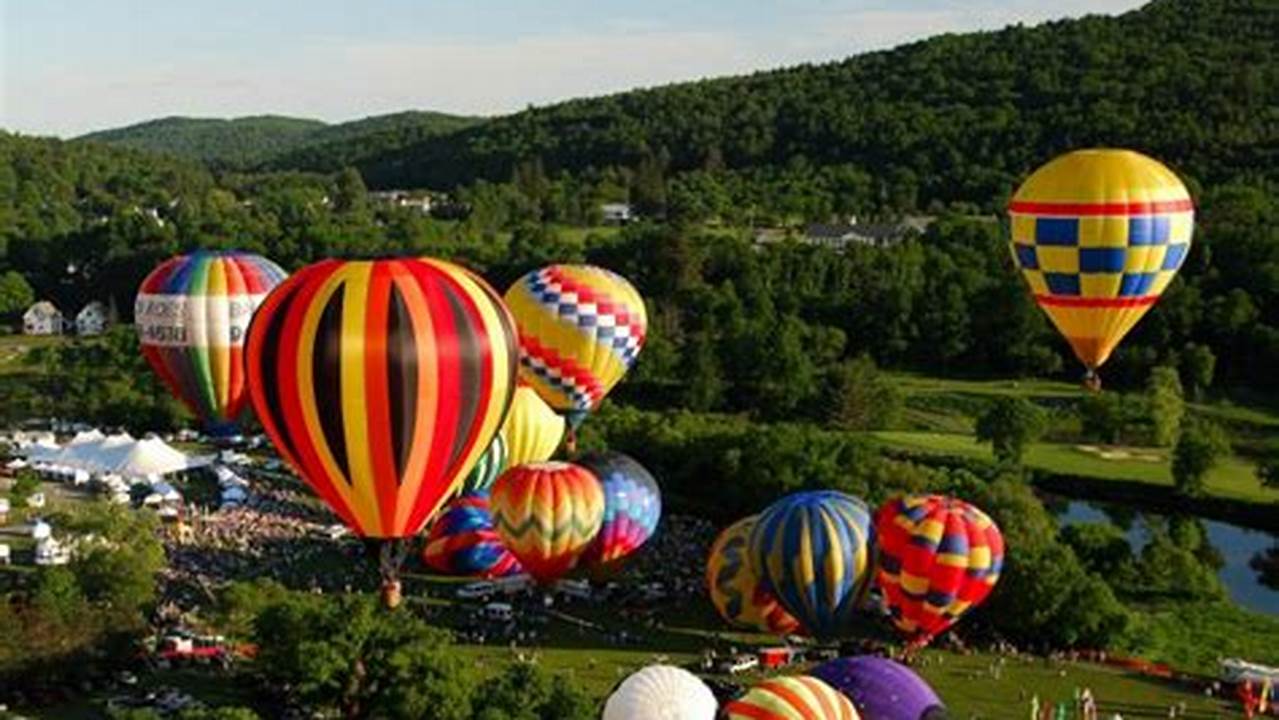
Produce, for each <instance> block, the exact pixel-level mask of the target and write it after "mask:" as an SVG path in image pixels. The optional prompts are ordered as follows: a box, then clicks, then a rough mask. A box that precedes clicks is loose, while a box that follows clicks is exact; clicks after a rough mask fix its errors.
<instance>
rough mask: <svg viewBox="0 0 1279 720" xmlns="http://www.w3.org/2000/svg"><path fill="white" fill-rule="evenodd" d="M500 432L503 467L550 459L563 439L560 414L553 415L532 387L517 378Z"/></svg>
mask: <svg viewBox="0 0 1279 720" xmlns="http://www.w3.org/2000/svg"><path fill="white" fill-rule="evenodd" d="M501 434H502V440H503V442H505V443H506V465H507V467H515V466H516V465H524V464H527V463H531V462H543V461H546V460H550V459H551V456H552V455H554V454H555V450H556V449H557V448H559V446H560V441H561V440H563V439H564V418H562V417H560V416H559V415H556V414H555V411H554V410H552V409H551V407H550V406H549V405H547V404H546V401H545V400H543V399H542V398H541V397H540V396H539V395H538V394H537V391H536V390H534V389H533V388H531V387H529V386H528V385H526V384H524V383H523V382H521V383H519V386H518V387H516V388H515V397H514V398H512V399H511V411H510V412H509V413H507V415H506V422H504V423H502V433H501Z"/></svg>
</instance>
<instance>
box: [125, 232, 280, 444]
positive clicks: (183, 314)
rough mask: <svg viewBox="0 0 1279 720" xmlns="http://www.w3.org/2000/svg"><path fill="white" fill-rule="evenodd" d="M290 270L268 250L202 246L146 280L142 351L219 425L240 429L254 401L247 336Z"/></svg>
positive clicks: (137, 314) (209, 422)
mask: <svg viewBox="0 0 1279 720" xmlns="http://www.w3.org/2000/svg"><path fill="white" fill-rule="evenodd" d="M285 277H287V273H285V272H284V271H283V270H281V269H280V266H279V265H276V264H275V263H273V262H271V261H270V260H267V259H266V258H264V257H262V256H260V255H254V254H252V253H245V252H222V251H199V252H194V253H191V254H190V255H179V256H177V257H174V258H169V259H168V260H166V261H164V262H163V263H161V264H160V265H159V266H158V267H157V268H156V269H155V270H152V271H151V274H150V275H147V277H146V279H145V280H143V281H142V285H141V286H140V287H139V288H138V297H137V300H136V302H135V304H134V309H133V317H134V324H136V325H137V327H138V338H139V340H140V341H141V345H142V354H143V355H144V356H145V357H146V359H147V362H149V363H150V364H151V368H152V369H153V370H155V373H156V374H157V375H159V376H160V379H161V380H162V381H163V382H164V384H165V385H166V386H168V388H169V390H170V392H172V393H173V394H174V395H176V396H177V397H178V398H179V399H180V400H182V402H183V403H185V404H186V406H187V407H188V408H190V410H191V412H192V413H194V414H195V416H196V417H197V418H199V419H200V421H201V422H202V423H203V424H204V426H205V428H206V429H208V430H209V432H211V433H214V434H219V435H225V434H230V433H232V432H234V431H235V425H236V423H237V421H238V420H239V419H240V418H241V416H242V415H243V414H244V411H245V410H246V409H247V407H248V392H247V391H246V388H245V376H244V337H245V334H246V331H247V330H248V327H249V320H250V319H251V318H252V317H253V313H254V312H255V311H256V310H257V309H258V306H259V305H260V304H262V300H263V298H265V297H266V294H267V293H268V292H270V291H271V289H272V288H274V287H275V286H276V285H278V284H279V283H280V282H281V281H282V280H284V278H285Z"/></svg>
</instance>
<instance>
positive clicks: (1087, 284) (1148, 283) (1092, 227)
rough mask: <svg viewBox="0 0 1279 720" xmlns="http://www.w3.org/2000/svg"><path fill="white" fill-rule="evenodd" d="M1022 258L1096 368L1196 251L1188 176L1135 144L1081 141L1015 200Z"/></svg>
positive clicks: (1040, 296) (1053, 312) (1039, 294)
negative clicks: (1083, 146) (1116, 146)
mask: <svg viewBox="0 0 1279 720" xmlns="http://www.w3.org/2000/svg"><path fill="white" fill-rule="evenodd" d="M1008 214H1009V217H1010V220H1011V227H1012V249H1013V257H1014V259H1015V260H1016V262H1017V266H1018V267H1019V268H1021V271H1022V274H1023V275H1024V276H1025V278H1026V282H1027V283H1028V284H1029V285H1030V289H1031V291H1032V292H1033V293H1034V295H1035V301H1036V302H1037V303H1038V305H1039V307H1041V308H1043V310H1044V312H1045V313H1047V314H1048V317H1049V318H1050V319H1051V320H1052V322H1053V324H1054V325H1056V326H1057V329H1058V330H1059V331H1060V332H1061V334H1062V335H1064V336H1065V337H1066V340H1067V341H1069V342H1070V346H1071V347H1072V348H1073V349H1074V351H1075V355H1076V356H1078V357H1079V360H1080V361H1081V362H1082V363H1083V364H1084V365H1086V366H1087V367H1088V368H1089V369H1090V370H1094V369H1096V368H1097V367H1099V366H1100V365H1101V364H1102V363H1104V362H1106V358H1108V357H1110V353H1111V352H1112V351H1113V350H1114V349H1115V346H1116V345H1118V344H1119V341H1120V340H1122V339H1123V337H1124V335H1126V334H1127V333H1128V331H1129V330H1131V329H1132V328H1133V326H1134V325H1136V324H1137V321H1138V320H1140V319H1141V317H1142V315H1145V314H1146V311H1147V310H1149V309H1150V307H1151V306H1152V305H1154V303H1155V301H1156V300H1158V299H1159V296H1160V294H1162V293H1163V291H1164V289H1165V288H1167V287H1168V283H1169V282H1170V281H1171V280H1172V278H1173V276H1174V275H1176V273H1177V270H1178V269H1179V268H1180V267H1181V264H1182V262H1184V261H1185V259H1186V255H1187V253H1188V251H1189V250H1190V237H1191V235H1192V234H1193V231H1194V219H1195V212H1194V204H1193V203H1192V202H1191V199H1190V193H1189V192H1187V191H1186V186H1185V185H1183V184H1182V182H1181V180H1180V179H1178V178H1177V176H1176V175H1175V174H1174V173H1173V172H1172V171H1171V170H1169V169H1168V168H1167V167H1165V166H1164V165H1162V164H1160V163H1159V162H1158V161H1156V160H1153V159H1151V158H1148V157H1146V156H1145V155H1142V154H1140V153H1135V152H1132V151H1131V150H1078V151H1075V152H1072V153H1067V154H1065V155H1062V156H1060V157H1058V158H1056V159H1054V160H1053V161H1052V162H1049V163H1048V164H1047V165H1044V166H1043V167H1041V168H1039V169H1038V170H1036V171H1035V172H1034V173H1033V174H1032V175H1031V176H1030V177H1029V178H1027V179H1026V181H1025V182H1024V183H1022V185H1021V187H1020V188H1018V189H1017V193H1016V194H1015V195H1014V196H1013V198H1012V201H1011V202H1010V203H1009V205H1008Z"/></svg>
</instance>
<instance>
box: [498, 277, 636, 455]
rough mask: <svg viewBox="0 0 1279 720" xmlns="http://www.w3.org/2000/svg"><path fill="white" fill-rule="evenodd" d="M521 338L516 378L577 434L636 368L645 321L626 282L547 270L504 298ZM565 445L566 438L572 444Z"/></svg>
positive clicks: (522, 281)
mask: <svg viewBox="0 0 1279 720" xmlns="http://www.w3.org/2000/svg"><path fill="white" fill-rule="evenodd" d="M506 304H507V305H508V306H509V307H510V308H511V313H512V314H513V315H514V316H515V321H516V323H517V324H518V325H519V332H520V377H521V378H522V379H523V380H524V381H525V382H527V383H528V384H529V385H531V386H533V389H534V390H536V391H537V394H538V395H541V396H542V399H543V400H545V401H546V402H547V404H549V405H550V406H551V407H553V408H555V409H556V410H557V411H559V412H561V413H563V414H564V415H565V416H566V417H567V418H568V420H569V424H570V426H572V427H574V428H576V427H577V426H578V425H579V424H580V423H581V422H582V419H583V418H584V417H585V416H586V414H587V413H589V412H590V411H591V410H594V409H595V406H596V405H599V402H600V400H602V399H603V398H604V396H605V395H607V394H608V391H609V390H611V389H612V388H613V386H614V385H616V384H617V381H619V380H621V379H622V376H623V375H625V374H626V371H627V370H629V369H630V367H631V365H632V364H634V362H635V358H636V356H637V355H639V351H640V348H642V347H643V346H644V336H645V334H646V333H647V332H648V315H647V313H646V311H645V309H644V299H643V298H641V297H640V294H639V292H637V291H636V290H635V288H634V286H632V285H631V284H630V283H629V282H627V280H626V278H623V277H622V276H621V275H618V274H616V273H614V272H612V271H609V270H605V269H603V268H598V267H593V266H590V265H551V266H549V267H545V268H542V269H540V270H535V271H533V272H531V273H529V274H527V275H525V276H524V277H522V278H520V279H519V280H517V281H516V282H515V284H514V285H512V286H511V287H510V289H509V290H507V291H506ZM570 439H571V438H570Z"/></svg>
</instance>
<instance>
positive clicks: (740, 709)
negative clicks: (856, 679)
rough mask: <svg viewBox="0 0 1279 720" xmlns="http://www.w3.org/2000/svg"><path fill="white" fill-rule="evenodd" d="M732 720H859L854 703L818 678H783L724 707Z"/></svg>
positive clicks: (773, 680) (764, 685)
mask: <svg viewBox="0 0 1279 720" xmlns="http://www.w3.org/2000/svg"><path fill="white" fill-rule="evenodd" d="M724 717H725V718H727V719H728V720H809V719H810V718H811V719H812V720H859V717H858V715H857V710H856V709H855V708H853V703H852V702H851V701H850V700H849V699H848V698H847V697H845V696H844V695H843V694H842V693H840V692H839V691H838V690H836V689H834V688H832V687H831V686H830V685H827V684H826V683H824V682H822V681H821V680H818V679H817V678H815V677H809V676H806V675H799V676H794V677H779V678H773V679H772V680H765V681H764V682H762V683H760V684H758V685H756V686H755V687H753V688H751V689H750V690H749V691H747V693H746V694H745V695H743V696H742V697H740V698H738V699H737V700H734V701H732V702H730V703H728V704H727V705H725V706H724Z"/></svg>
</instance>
